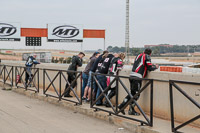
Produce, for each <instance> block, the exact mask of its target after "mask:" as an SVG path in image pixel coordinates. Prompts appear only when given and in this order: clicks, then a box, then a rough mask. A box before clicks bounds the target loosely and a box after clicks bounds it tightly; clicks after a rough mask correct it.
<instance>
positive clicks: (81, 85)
mask: <svg viewBox="0 0 200 133" xmlns="http://www.w3.org/2000/svg"><path fill="white" fill-rule="evenodd" d="M80 74H81V76H80V83H81V84H80V87H81V91H80V92H81V94H80V102H81V103H80V104H81V105H82V93H84V92H82V87H83V82H82V81H83V80H82V78H83V77H82V72H81V73H80Z"/></svg>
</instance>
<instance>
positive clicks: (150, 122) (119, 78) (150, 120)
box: [90, 73, 153, 127]
mask: <svg viewBox="0 0 200 133" xmlns="http://www.w3.org/2000/svg"><path fill="white" fill-rule="evenodd" d="M97 75H104V76H111V77H114V79H113V80H112V81H111V83H110V84H109V86H107V87H106V88H105V89H104V90H103V87H102V85H101V84H100V83H99V81H98V80H97V77H96V76H97ZM129 78H130V77H127V76H113V75H106V74H94V73H93V74H92V82H91V84H92V85H91V86H92V92H93V90H94V87H93V86H94V84H96V85H97V86H98V87H99V88H100V90H101V94H100V95H99V97H98V98H96V100H91V102H90V107H91V108H94V109H95V111H99V110H100V111H104V112H108V113H109V115H111V114H113V115H116V116H119V117H123V118H126V119H130V120H134V121H137V122H139V123H141V125H144V124H145V125H148V126H151V127H152V126H153V80H152V79H143V78H132V77H131V79H136V80H142V81H143V80H145V81H146V83H145V85H143V87H142V88H141V89H140V90H139V91H138V93H136V94H135V95H134V96H133V95H132V94H131V92H130V89H128V88H127V87H126V85H125V84H124V83H123V81H122V79H129ZM114 83H115V84H116V87H115V91H116V99H115V102H116V104H115V105H113V104H112V103H111V101H110V100H109V98H108V97H107V95H106V94H107V92H108V91H109V89H110V87H111V86H112V84H114ZM119 85H121V86H122V87H121V88H120V89H124V90H125V92H126V93H127V94H128V95H129V96H130V100H129V101H128V102H127V103H126V105H125V106H123V108H121V109H119V107H118V106H119V101H118V96H119ZM148 86H150V87H149V88H150V118H148V117H147V115H146V114H145V112H144V111H143V110H142V108H141V107H140V106H139V104H138V102H137V101H136V100H135V98H136V97H138V96H139V95H140V94H141V93H142V92H143V91H144V90H145V89H148ZM102 96H103V97H105V99H106V100H107V102H108V103H109V104H110V106H111V109H108V108H105V107H103V106H101V107H100V106H95V104H96V102H97V101H98V100H99V99H100V98H101V97H102ZM91 97H92V94H91ZM132 102H133V103H135V105H136V106H137V108H138V110H139V111H140V113H141V114H142V116H143V117H144V119H145V120H141V119H137V118H135V117H131V116H130V115H129V116H127V115H121V114H120V112H121V111H122V110H124V109H125V108H126V107H127V106H128V105H129V104H130V103H132Z"/></svg>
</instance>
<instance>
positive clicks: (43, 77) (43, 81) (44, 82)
mask: <svg viewBox="0 0 200 133" xmlns="http://www.w3.org/2000/svg"><path fill="white" fill-rule="evenodd" d="M43 94H45V69H43Z"/></svg>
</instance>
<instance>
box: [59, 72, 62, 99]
mask: <svg viewBox="0 0 200 133" xmlns="http://www.w3.org/2000/svg"><path fill="white" fill-rule="evenodd" d="M61 73H62V70H60V71H59V93H60V95H59V101H61V98H62V94H61V85H62V82H61Z"/></svg>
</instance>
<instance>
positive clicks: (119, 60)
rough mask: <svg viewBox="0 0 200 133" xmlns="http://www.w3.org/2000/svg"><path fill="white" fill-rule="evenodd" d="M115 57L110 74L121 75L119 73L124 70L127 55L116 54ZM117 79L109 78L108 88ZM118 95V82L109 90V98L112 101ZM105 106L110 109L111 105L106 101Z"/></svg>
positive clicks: (110, 67)
mask: <svg viewBox="0 0 200 133" xmlns="http://www.w3.org/2000/svg"><path fill="white" fill-rule="evenodd" d="M114 56H115V57H113V58H112V60H111V63H110V66H109V70H108V74H110V75H117V74H118V73H119V71H121V70H122V68H123V65H124V64H123V60H124V58H125V54H124V53H120V54H117V53H116V54H114ZM114 79H115V77H112V76H109V77H108V78H107V86H109V84H110V83H111V82H112V81H113V80H114ZM115 95H116V82H114V83H113V84H112V85H111V87H110V88H109V91H108V94H107V97H108V99H109V100H110V99H111V98H112V97H114V96H115ZM104 105H105V106H106V107H110V104H109V103H108V101H107V100H105V102H104Z"/></svg>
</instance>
